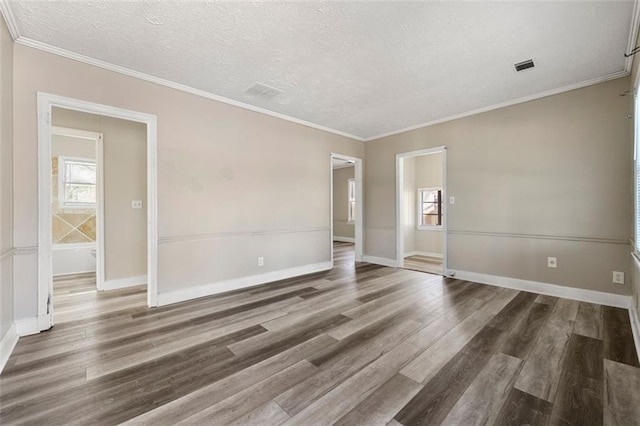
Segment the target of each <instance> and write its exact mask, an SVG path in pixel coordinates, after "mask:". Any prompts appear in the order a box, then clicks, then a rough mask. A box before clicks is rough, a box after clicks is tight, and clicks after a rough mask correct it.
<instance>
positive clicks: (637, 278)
mask: <svg viewBox="0 0 640 426" xmlns="http://www.w3.org/2000/svg"><path fill="white" fill-rule="evenodd" d="M638 36H640V33H639V34H638ZM638 40H639V42H640V38H638ZM639 55H640V54H638V55H635V56H634V58H633V67H632V70H631V81H630V84H629V88H628V89H629V90H635V93H636V94H638V93H640V92H639V90H640V84H638V83H640V82H639V81H638V79H639V78H640V75H639V74H640V56H639ZM626 98H627V99H628V102H629V104H630V108H629V111H634V105H633V104H634V99H633V96H627V97H626ZM639 112H640V111H634V120H629V127H630V129H631V135H632V136H631V144H632V148H631V150H630V154H629V157H630V158H631V159H633V143H634V138H635V137H637V136H636V135H634V129H635V126H634V124H635V121H638V120H639V118H638V116H637V115H638V113H639ZM629 187H630V191H631V199H632V200H634V197H635V195H634V192H635V179H631V182H630V185H629ZM634 226H635V219H633V218H632V220H631V229H632V231H631V236H632V238H634V239H635V238H637V236H636V235H635V230H634V229H633V228H634ZM634 250H635V247H630V250H629V251H634ZM631 291H632V296H633V303H634V305H635V307H636V310H637V311H640V262H639V261H635V260H633V259H632V260H631Z"/></svg>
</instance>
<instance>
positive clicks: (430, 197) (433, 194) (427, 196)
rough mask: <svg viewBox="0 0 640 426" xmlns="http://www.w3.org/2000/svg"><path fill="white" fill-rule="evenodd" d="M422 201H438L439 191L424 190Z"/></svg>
mask: <svg viewBox="0 0 640 426" xmlns="http://www.w3.org/2000/svg"><path fill="white" fill-rule="evenodd" d="M422 194H423V195H422V202H423V203H437V202H438V191H437V190H435V191H423V192H422Z"/></svg>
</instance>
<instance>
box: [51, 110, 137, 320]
mask: <svg viewBox="0 0 640 426" xmlns="http://www.w3.org/2000/svg"><path fill="white" fill-rule="evenodd" d="M51 124H52V128H51V129H52V130H51V156H52V158H51V160H52V162H51V169H52V192H51V194H52V197H51V198H52V203H51V209H52V216H51V224H52V226H51V234H52V242H53V245H52V266H53V300H52V307H53V309H52V310H53V312H54V320H55V322H58V323H59V322H65V321H73V320H75V319H77V318H78V317H81V316H83V315H84V314H90V313H92V312H93V310H95V309H105V305H107V304H108V300H107V299H110V298H109V297H107V298H105V297H104V296H103V295H99V294H96V291H105V290H118V289H124V288H132V289H133V290H131V291H128V292H126V295H125V294H122V295H121V298H120V300H119V304H121V303H124V302H125V300H129V299H131V300H135V301H136V302H137V303H140V302H141V301H144V299H146V284H147V272H146V271H147V258H146V257H147V253H146V252H147V247H146V246H147V235H146V232H147V231H146V223H147V217H146V211H145V210H144V209H143V206H146V204H147V199H146V198H147V196H146V194H147V177H146V168H147V161H146V139H147V136H146V131H147V130H146V126H145V125H144V124H143V123H138V122H134V121H130V120H122V119H119V118H113V117H106V116H103V115H99V114H91V113H87V112H82V111H74V110H70V109H65V108H59V107H53V108H52V111H51ZM87 129H91V130H87ZM111 299H112V298H111Z"/></svg>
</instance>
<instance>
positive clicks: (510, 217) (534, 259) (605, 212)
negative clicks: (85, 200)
mask: <svg viewBox="0 0 640 426" xmlns="http://www.w3.org/2000/svg"><path fill="white" fill-rule="evenodd" d="M628 88H629V78H622V79H617V80H613V81H609V82H605V83H601V84H597V85H594V86H590V87H586V88H583V89H579V90H575V91H571V92H567V93H563V94H559V95H555V96H551V97H548V98H544V99H539V100H536V101H531V102H527V103H524V104H519V105H515V106H511V107H507V108H502V109H499V110H494V111H490V112H487V113H483V114H479V115H475V116H472V117H467V118H463V119H459V120H455V121H450V122H446V123H442V124H438V125H434V126H430V127H426V128H422V129H418V130H414V131H411V132H406V133H402V134H399V135H394V136H390V137H386V138H382V139H378V140H376V141H372V142H368V143H367V144H366V161H367V168H366V171H365V188H366V189H365V200H366V208H365V254H366V255H372V256H379V257H386V258H389V259H394V258H395V256H396V253H395V232H396V230H395V155H396V154H397V153H401V152H408V151H412V150H417V149H422V148H429V147H435V146H440V145H445V146H447V173H448V182H447V185H448V191H449V195H453V196H455V197H456V203H455V204H454V205H450V206H448V208H449V229H450V232H449V236H448V237H449V253H448V255H449V267H450V269H453V270H462V271H471V272H478V273H485V274H491V275H498V276H505V277H513V278H520V279H525V280H532V281H540V282H548V283H554V284H559V285H564V286H569V287H578V288H585V289H592V290H599V291H606V292H612V293H620V294H628V293H629V292H630V285H629V284H626V285H624V286H619V285H614V284H611V272H612V271H613V270H618V271H624V272H627V273H628V272H629V269H630V268H629V245H628V243H627V242H626V241H627V239H628V238H629V236H630V235H631V229H630V223H631V214H632V209H631V205H632V204H631V203H632V202H631V194H630V191H629V182H630V180H631V176H632V175H631V172H632V167H631V162H630V160H629V152H630V143H631V134H630V126H629V124H628V120H627V118H626V115H627V114H628V113H629V106H628V102H627V98H626V97H621V96H619V93H620V92H622V91H625V90H627V89H628ZM547 256H556V257H557V258H558V268H557V269H549V268H547V267H546V260H547Z"/></svg>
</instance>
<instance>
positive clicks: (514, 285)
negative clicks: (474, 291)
mask: <svg viewBox="0 0 640 426" xmlns="http://www.w3.org/2000/svg"><path fill="white" fill-rule="evenodd" d="M451 272H453V271H451ZM447 276H452V275H451V274H450V273H449V272H447ZM455 278H457V279H461V280H466V281H473V282H476V283H482V284H489V285H493V286H496V287H505V288H511V289H514V290H523V291H529V292H532V293H539V294H545V295H548V296H555V297H561V298H564V299H572V300H578V301H580V302H590V303H597V304H599V305H606V306H614V307H616V308H624V309H629V308H630V307H631V296H625V295H621V294H613V293H605V292H603V291H595V290H586V289H582V288H574V287H565V286H561V285H557V284H549V283H542V282H538V281H527V280H521V279H518V278H509V277H501V276H498V275H487V274H479V273H476V272H466V271H455Z"/></svg>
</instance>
